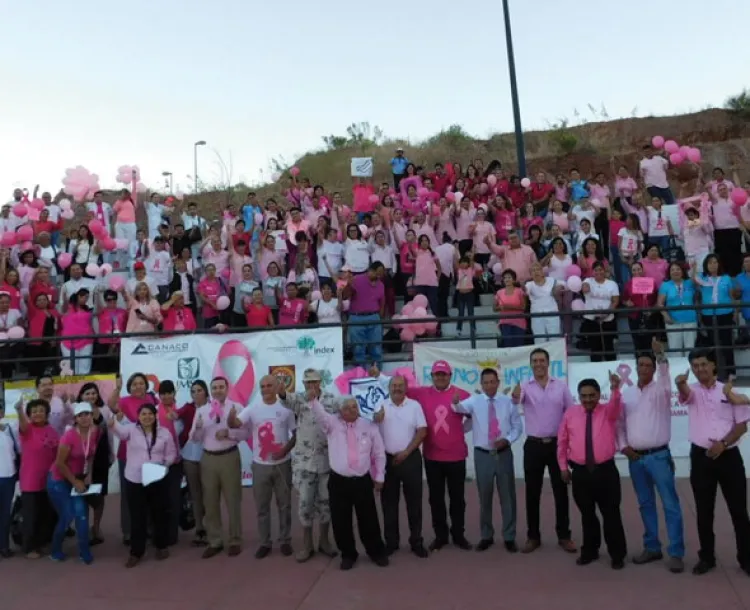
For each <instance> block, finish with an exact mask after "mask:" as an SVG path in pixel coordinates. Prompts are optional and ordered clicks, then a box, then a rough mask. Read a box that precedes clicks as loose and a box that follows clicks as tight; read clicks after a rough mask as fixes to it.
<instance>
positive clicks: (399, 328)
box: [391, 313, 406, 330]
mask: <svg viewBox="0 0 750 610" xmlns="http://www.w3.org/2000/svg"><path fill="white" fill-rule="evenodd" d="M402 319H404V316H402V315H401V314H399V313H397V314H394V315H393V316H392V317H391V320H394V321H396V320H402ZM393 328H396V329H398V330H401V329H403V328H406V327H405V326H404V325H403V324H394V325H393Z"/></svg>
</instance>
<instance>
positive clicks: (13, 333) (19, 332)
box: [0, 326, 26, 341]
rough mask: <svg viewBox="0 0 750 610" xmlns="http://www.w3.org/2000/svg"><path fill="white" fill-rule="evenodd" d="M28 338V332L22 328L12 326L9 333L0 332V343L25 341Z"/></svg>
mask: <svg viewBox="0 0 750 610" xmlns="http://www.w3.org/2000/svg"><path fill="white" fill-rule="evenodd" d="M25 336H26V331H25V330H24V329H23V327H21V326H11V327H10V328H9V329H8V330H7V331H5V332H0V341H7V340H8V339H23V338H24V337H25Z"/></svg>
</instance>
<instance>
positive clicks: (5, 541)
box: [0, 477, 16, 551]
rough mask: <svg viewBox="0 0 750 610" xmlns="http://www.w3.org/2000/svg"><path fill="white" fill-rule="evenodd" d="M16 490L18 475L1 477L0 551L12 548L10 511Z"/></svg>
mask: <svg viewBox="0 0 750 610" xmlns="http://www.w3.org/2000/svg"><path fill="white" fill-rule="evenodd" d="M15 492H16V477H2V478H0V551H7V550H9V549H10V513H11V510H12V509H13V496H14V495H15Z"/></svg>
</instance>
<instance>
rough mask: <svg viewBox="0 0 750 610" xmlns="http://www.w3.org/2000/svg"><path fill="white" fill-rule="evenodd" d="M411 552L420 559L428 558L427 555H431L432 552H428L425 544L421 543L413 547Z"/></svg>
mask: <svg viewBox="0 0 750 610" xmlns="http://www.w3.org/2000/svg"><path fill="white" fill-rule="evenodd" d="M411 552H412V553H414V554H415V555H416V556H417V557H419V558H420V559H426V558H427V557H429V556H430V554H429V553H428V552H427V549H426V548H424V545H421V544H418V545H416V546H413V547H411Z"/></svg>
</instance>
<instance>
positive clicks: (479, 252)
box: [469, 205, 497, 267]
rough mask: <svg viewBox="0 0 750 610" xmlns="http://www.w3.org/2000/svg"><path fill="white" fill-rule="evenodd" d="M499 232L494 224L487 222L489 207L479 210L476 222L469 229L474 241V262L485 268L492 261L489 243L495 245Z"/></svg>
mask: <svg viewBox="0 0 750 610" xmlns="http://www.w3.org/2000/svg"><path fill="white" fill-rule="evenodd" d="M496 234H497V232H496V230H495V227H494V226H493V225H492V223H490V222H487V206H486V205H481V206H479V209H478V210H477V214H476V222H474V223H472V225H471V226H470V227H469V237H470V238H471V239H472V240H474V243H473V247H474V260H475V261H476V262H477V263H479V264H480V265H482V267H484V266H485V265H486V264H487V263H488V262H489V260H490V248H489V246H488V245H487V242H488V241H489V242H490V243H494V242H495V239H496V237H497V235H496Z"/></svg>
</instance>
